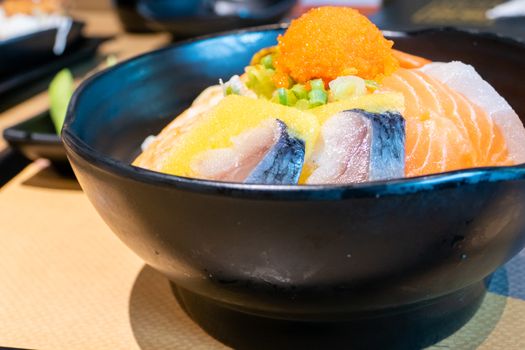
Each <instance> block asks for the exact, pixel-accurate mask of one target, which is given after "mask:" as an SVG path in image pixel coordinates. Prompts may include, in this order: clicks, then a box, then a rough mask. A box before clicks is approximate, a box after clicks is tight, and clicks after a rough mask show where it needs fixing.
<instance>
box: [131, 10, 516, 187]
mask: <svg viewBox="0 0 525 350" xmlns="http://www.w3.org/2000/svg"><path fill="white" fill-rule="evenodd" d="M393 46H394V42H393V41H391V40H387V39H385V38H384V36H383V34H382V33H381V31H379V29H378V28H377V27H376V26H375V25H374V24H372V23H371V22H370V21H369V20H368V19H367V18H366V17H364V16H362V15H361V14H359V13H358V12H357V11H356V10H353V9H351V8H344V7H321V8H316V9H313V10H310V11H309V12H307V13H306V14H304V15H303V16H301V17H300V18H298V19H296V20H294V21H292V23H291V25H290V26H289V28H288V29H287V30H286V32H285V33H284V34H283V35H280V36H279V37H278V44H277V45H276V46H271V47H267V48H264V49H262V50H260V51H259V52H257V53H256V54H255V55H254V56H253V58H252V60H251V62H250V63H249V64H248V65H247V66H246V68H245V70H244V72H239V75H234V76H232V77H224V79H221V80H220V81H219V82H218V83H217V85H214V86H210V87H209V88H207V89H205V90H204V91H203V92H202V93H201V94H200V95H199V96H198V97H197V98H196V99H195V101H194V102H193V104H192V105H191V106H190V107H189V108H188V109H187V110H186V111H184V112H183V113H182V114H181V115H179V116H177V117H176V118H175V119H173V121H172V122H171V123H170V124H169V125H167V126H166V127H165V128H164V129H163V130H162V131H161V132H160V133H159V134H158V135H156V136H150V137H148V138H147V139H146V140H145V141H144V143H143V145H142V153H141V154H140V155H139V156H138V157H137V158H136V159H135V160H134V161H133V165H135V166H138V167H141V168H145V169H149V170H153V171H157V172H161V173H166V174H171V175H176V176H181V177H188V178H198V179H206V180H215V181H226V182H238V183H248V184H270V185H272V184H274V185H295V184H298V185H319V184H354V183H363V182H369V181H379V180H392V179H398V178H403V177H415V176H422V175H430V174H436V173H442V172H448V171H453V170H459V169H468V168H474V167H487V166H508V165H515V164H520V163H524V162H525V129H524V127H523V124H522V122H521V121H520V119H519V117H518V115H517V114H516V112H514V110H513V109H512V107H511V106H510V105H509V104H508V103H507V101H506V100H505V99H504V98H503V97H502V96H500V95H499V94H498V92H497V91H496V90H495V89H494V88H493V87H492V86H491V85H490V84H489V83H488V82H486V81H485V80H484V79H483V77H481V76H480V75H479V74H478V73H477V72H476V70H475V69H474V68H473V67H472V66H471V65H469V64H467V63H463V62H460V61H451V62H431V61H430V60H428V59H426V58H424V57H418V56H415V55H411V54H410V53H407V52H402V51H399V50H396V49H394V48H393Z"/></svg>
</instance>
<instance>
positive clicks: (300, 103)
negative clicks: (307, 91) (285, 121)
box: [294, 98, 310, 111]
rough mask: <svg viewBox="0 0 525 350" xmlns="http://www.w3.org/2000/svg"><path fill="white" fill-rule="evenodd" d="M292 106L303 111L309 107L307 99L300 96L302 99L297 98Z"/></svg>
mask: <svg viewBox="0 0 525 350" xmlns="http://www.w3.org/2000/svg"><path fill="white" fill-rule="evenodd" d="M294 107H295V108H297V109H300V110H302V111H304V110H306V109H309V108H310V102H308V100H307V99H305V98H302V99H300V100H298V101H297V102H296V103H295V106H294Z"/></svg>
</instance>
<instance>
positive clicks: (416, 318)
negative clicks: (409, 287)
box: [172, 282, 486, 350]
mask: <svg viewBox="0 0 525 350" xmlns="http://www.w3.org/2000/svg"><path fill="white" fill-rule="evenodd" d="M172 289H173V292H174V294H175V296H176V297H177V299H178V301H179V303H180V304H181V306H182V307H183V309H184V310H185V311H186V313H187V314H188V315H189V316H190V317H191V318H192V319H193V320H194V321H195V322H196V323H197V324H199V325H200V326H201V327H202V328H203V329H204V330H205V331H206V332H208V333H209V334H210V335H211V336H213V337H214V338H216V339H218V340H219V341H221V342H223V343H225V344H227V345H229V346H231V347H233V348H235V349H250V350H254V349H296V348H303V349H367V350H370V349H403V350H407V349H421V348H424V347H426V346H430V345H432V344H435V343H437V342H438V341H440V340H442V339H444V338H446V337H447V336H449V335H451V334H452V333H454V332H455V331H457V330H458V329H459V328H461V326H463V325H464V324H465V323H466V322H467V321H468V320H470V318H471V317H472V316H473V315H474V314H475V312H476V311H477V309H478V308H479V306H480V305H481V303H482V301H483V298H484V296H485V292H486V287H485V284H484V282H479V283H477V284H475V285H472V286H470V287H467V288H465V289H462V290H460V291H457V292H455V293H453V294H450V295H448V296H445V297H441V298H439V300H436V302H434V303H432V304H430V305H428V303H427V305H424V306H421V307H414V306H413V305H412V306H411V307H410V308H409V309H408V310H407V311H401V312H399V313H396V314H391V313H389V314H385V315H378V316H376V317H374V318H367V319H359V320H352V319H351V315H349V316H348V319H349V321H343V322H341V321H338V322H312V321H288V320H282V319H272V318H268V317H261V316H256V315H253V314H247V313H244V312H240V311H237V310H233V309H230V308H228V307H224V306H222V305H220V304H218V303H216V302H214V301H213V300H211V299H208V298H205V297H202V296H201V295H198V294H195V293H192V292H190V291H188V290H186V289H183V288H181V287H178V286H176V285H174V284H172Z"/></svg>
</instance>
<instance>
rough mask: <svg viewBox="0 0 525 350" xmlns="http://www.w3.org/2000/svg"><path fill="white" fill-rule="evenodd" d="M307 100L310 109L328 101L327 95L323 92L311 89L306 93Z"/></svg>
mask: <svg viewBox="0 0 525 350" xmlns="http://www.w3.org/2000/svg"><path fill="white" fill-rule="evenodd" d="M308 98H309V100H310V107H317V106H321V105H324V104H326V102H327V101H328V94H327V93H326V91H323V90H319V89H315V90H314V89H312V90H311V91H310V92H309V93H308Z"/></svg>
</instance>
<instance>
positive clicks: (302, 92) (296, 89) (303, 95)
mask: <svg viewBox="0 0 525 350" xmlns="http://www.w3.org/2000/svg"><path fill="white" fill-rule="evenodd" d="M291 90H292V92H293V93H294V94H295V97H297V98H298V99H307V98H308V90H306V87H305V86H304V85H301V84H295V85H294V86H293V87H292V89H291Z"/></svg>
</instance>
